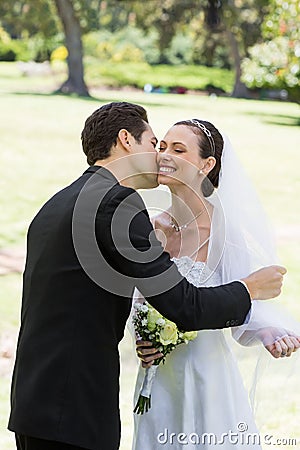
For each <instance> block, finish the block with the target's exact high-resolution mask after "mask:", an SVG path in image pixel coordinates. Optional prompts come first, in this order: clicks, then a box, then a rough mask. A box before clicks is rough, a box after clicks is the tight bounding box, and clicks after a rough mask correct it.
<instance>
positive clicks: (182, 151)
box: [157, 125, 206, 187]
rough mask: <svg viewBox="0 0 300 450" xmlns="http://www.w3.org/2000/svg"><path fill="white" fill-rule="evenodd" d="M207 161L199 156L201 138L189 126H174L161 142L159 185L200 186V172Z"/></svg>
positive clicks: (158, 157) (158, 162) (158, 156)
mask: <svg viewBox="0 0 300 450" xmlns="http://www.w3.org/2000/svg"><path fill="white" fill-rule="evenodd" d="M205 161H206V160H204V159H202V158H201V157H200V155H199V136H197V135H196V134H195V133H194V132H193V131H192V130H191V128H190V127H188V126H185V125H174V126H173V127H172V128H170V129H169V131H168V132H167V134H166V135H165V136H164V138H163V139H162V140H161V141H160V146H159V153H158V155H157V164H158V183H159V184H165V185H168V186H169V187H172V186H175V185H178V184H186V185H189V186H194V185H197V186H199V183H200V181H199V180H200V174H199V170H201V169H203V167H204V166H205Z"/></svg>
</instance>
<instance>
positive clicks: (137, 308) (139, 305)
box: [133, 303, 143, 311]
mask: <svg viewBox="0 0 300 450" xmlns="http://www.w3.org/2000/svg"><path fill="white" fill-rule="evenodd" d="M142 306H143V305H142V304H141V303H135V304H134V305H133V307H134V309H136V310H137V311H139V310H140V309H141V307H142Z"/></svg>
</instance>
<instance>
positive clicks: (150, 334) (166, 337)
mask: <svg viewBox="0 0 300 450" xmlns="http://www.w3.org/2000/svg"><path fill="white" fill-rule="evenodd" d="M134 308H135V313H134V316H133V324H134V328H135V332H136V335H137V337H138V338H139V339H143V340H144V341H151V342H152V344H153V347H155V348H157V349H158V350H159V351H160V353H162V354H163V356H162V357H161V358H159V359H156V360H155V361H154V363H153V365H152V366H150V367H148V368H147V369H146V373H145V377H144V382H143V385H142V389H141V392H140V395H139V398H138V401H137V403H136V405H135V408H134V412H135V413H137V414H144V412H147V411H148V410H149V409H150V408H151V387H152V384H153V380H154V377H155V373H156V370H157V368H158V365H159V364H160V363H161V362H162V363H164V362H165V358H166V355H167V354H168V353H171V352H172V351H173V350H174V349H175V348H176V347H177V345H179V344H188V343H189V341H192V340H194V339H195V338H196V337H197V331H186V332H184V331H180V330H178V328H177V325H176V324H175V323H174V322H171V321H170V320H168V319H166V318H165V317H163V316H162V315H161V314H160V313H159V312H158V311H157V310H156V309H154V308H153V307H152V306H151V305H150V304H149V303H147V302H144V303H135V305H134Z"/></svg>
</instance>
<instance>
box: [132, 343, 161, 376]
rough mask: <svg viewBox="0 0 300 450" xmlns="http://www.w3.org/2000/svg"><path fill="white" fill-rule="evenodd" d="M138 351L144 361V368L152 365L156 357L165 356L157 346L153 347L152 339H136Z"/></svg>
mask: <svg viewBox="0 0 300 450" xmlns="http://www.w3.org/2000/svg"><path fill="white" fill-rule="evenodd" d="M136 353H137V356H138V357H139V358H140V360H141V361H142V366H143V367H144V369H146V368H147V367H150V366H152V364H153V363H154V361H155V360H156V359H159V358H161V357H162V356H163V354H162V353H160V352H159V351H158V350H157V348H154V347H152V342H150V341H142V340H137V341H136Z"/></svg>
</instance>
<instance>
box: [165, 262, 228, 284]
mask: <svg viewBox="0 0 300 450" xmlns="http://www.w3.org/2000/svg"><path fill="white" fill-rule="evenodd" d="M172 261H174V263H175V264H176V266H177V267H178V270H179V272H180V273H181V275H182V276H184V277H185V278H186V279H187V280H188V281H189V282H190V283H192V284H193V285H194V286H196V287H200V286H206V287H209V286H219V285H220V284H221V277H220V275H219V273H218V272H217V271H211V270H210V268H209V267H208V265H207V264H206V263H205V262H202V261H193V260H192V258H190V257H189V256H182V257H181V258H172Z"/></svg>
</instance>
